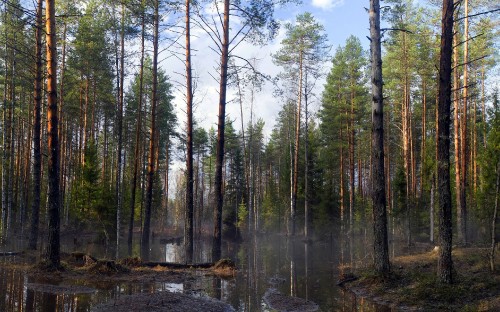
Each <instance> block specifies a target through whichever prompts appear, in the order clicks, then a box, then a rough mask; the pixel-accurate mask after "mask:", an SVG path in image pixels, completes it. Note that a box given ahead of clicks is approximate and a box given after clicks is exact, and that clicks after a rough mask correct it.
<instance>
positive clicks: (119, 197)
mask: <svg viewBox="0 0 500 312" xmlns="http://www.w3.org/2000/svg"><path fill="white" fill-rule="evenodd" d="M121 14H122V16H121V18H122V20H121V30H120V89H119V96H118V116H117V118H116V119H117V120H116V121H117V124H118V129H117V132H118V146H117V151H116V152H117V153H116V160H117V166H116V167H117V168H116V185H115V188H116V189H115V199H116V259H118V256H119V250H120V248H119V247H120V228H121V226H120V225H121V213H122V192H121V185H122V149H123V102H124V98H123V84H124V81H125V4H124V2H122V9H121Z"/></svg>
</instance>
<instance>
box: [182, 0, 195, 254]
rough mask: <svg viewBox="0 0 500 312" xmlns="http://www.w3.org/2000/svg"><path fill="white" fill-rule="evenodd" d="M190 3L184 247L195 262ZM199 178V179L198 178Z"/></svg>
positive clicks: (187, 34)
mask: <svg viewBox="0 0 500 312" xmlns="http://www.w3.org/2000/svg"><path fill="white" fill-rule="evenodd" d="M190 4H191V0H186V30H185V31H186V104H187V109H186V113H187V141H186V145H187V146H186V151H187V155H186V157H187V158H186V170H187V181H186V182H187V183H186V218H185V235H184V247H185V249H186V262H187V263H192V262H193V225H194V220H193V215H194V200H193V85H192V80H193V78H192V75H191V25H190V22H191V21H190ZM197 180H198V179H197Z"/></svg>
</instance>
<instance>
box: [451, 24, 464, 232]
mask: <svg viewBox="0 0 500 312" xmlns="http://www.w3.org/2000/svg"><path fill="white" fill-rule="evenodd" d="M453 46H454V48H453V67H454V68H455V69H454V70H453V147H454V152H455V202H456V205H457V227H458V228H460V226H459V224H461V223H462V221H461V217H462V214H461V208H460V204H461V201H460V192H461V191H460V187H461V183H460V181H461V179H460V169H461V163H462V161H461V157H462V156H463V155H462V154H461V149H460V119H459V116H460V114H459V113H460V90H459V89H460V78H459V73H458V32H457V33H455V34H454V36H453ZM458 235H461V233H460V232H458ZM461 240H462V237H461V236H459V237H458V241H459V242H460V241H461Z"/></svg>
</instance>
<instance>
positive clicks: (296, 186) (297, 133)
mask: <svg viewBox="0 0 500 312" xmlns="http://www.w3.org/2000/svg"><path fill="white" fill-rule="evenodd" d="M302 53H303V52H302V51H301V52H300V53H299V88H298V95H297V112H296V116H295V153H294V157H293V191H292V205H291V207H290V208H291V209H290V222H291V232H290V235H291V236H295V217H296V213H297V193H298V190H299V148H300V109H301V107H302V80H303V78H302V77H303V75H304V68H303V60H304V56H303V55H302Z"/></svg>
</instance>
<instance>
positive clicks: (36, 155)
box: [28, 0, 43, 250]
mask: <svg viewBox="0 0 500 312" xmlns="http://www.w3.org/2000/svg"><path fill="white" fill-rule="evenodd" d="M42 10H43V0H38V2H37V11H36V31H35V38H36V52H35V57H36V70H35V94H34V98H35V101H34V107H33V202H32V206H31V225H30V239H29V244H28V248H29V249H31V250H35V249H36V246H37V240H38V225H39V222H40V191H41V180H40V179H41V176H42V172H41V169H42V167H41V165H42V155H41V141H40V132H41V116H40V111H41V104H42V32H43V29H42V27H43V24H42Z"/></svg>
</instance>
